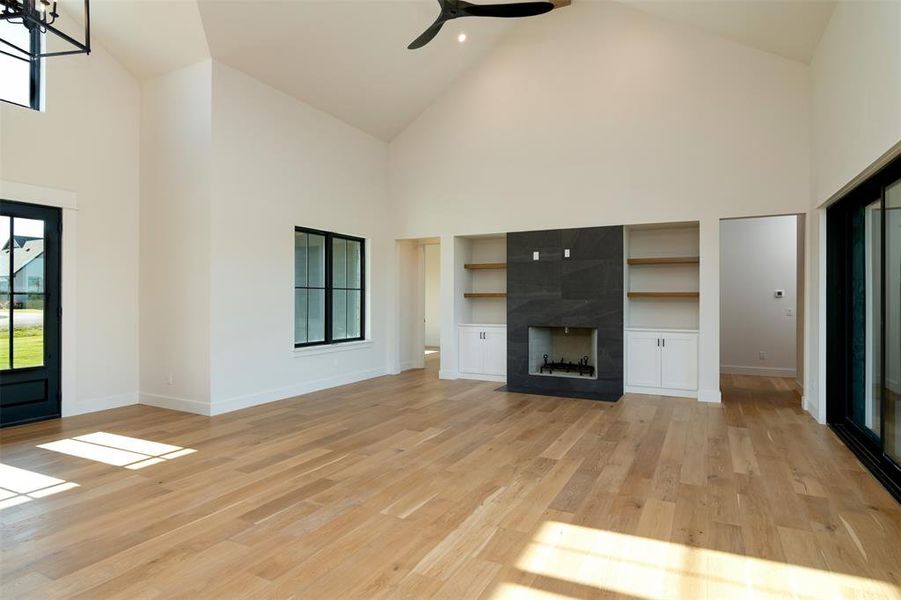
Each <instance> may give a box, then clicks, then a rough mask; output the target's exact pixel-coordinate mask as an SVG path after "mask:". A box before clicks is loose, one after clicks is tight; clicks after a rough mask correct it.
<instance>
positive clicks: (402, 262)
mask: <svg viewBox="0 0 901 600" xmlns="http://www.w3.org/2000/svg"><path fill="white" fill-rule="evenodd" d="M397 248H398V260H399V286H400V289H399V294H398V297H399V303H398V305H399V313H398V350H397V352H398V365H399V367H398V370H399V371H407V370H409V369H425V370H426V371H427V372H428V373H429V374H430V375H434V377H436V378H437V377H438V370H439V366H440V362H441V347H442V340H441V321H442V302H441V243H440V240H439V238H417V239H412V240H398V242H397Z"/></svg>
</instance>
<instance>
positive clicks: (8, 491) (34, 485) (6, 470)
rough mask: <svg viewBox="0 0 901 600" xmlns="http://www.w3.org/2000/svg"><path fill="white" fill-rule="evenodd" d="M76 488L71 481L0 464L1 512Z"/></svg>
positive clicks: (75, 484) (76, 485)
mask: <svg viewBox="0 0 901 600" xmlns="http://www.w3.org/2000/svg"><path fill="white" fill-rule="evenodd" d="M76 487H78V484H77V483H72V482H71V481H65V480H63V479H57V478H56V477H50V476H49V475H42V474H41V473H35V472H34V471H29V470H28V469H20V468H18V467H13V466H12V465H5V464H3V463H0V510H3V509H4V508H9V507H11V506H17V505H19V504H24V503H25V502H30V501H31V500H33V499H35V498H45V497H47V496H52V495H53V494H58V493H60V492H64V491H66V490H71V489H72V488H76Z"/></svg>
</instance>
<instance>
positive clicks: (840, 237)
mask: <svg viewBox="0 0 901 600" xmlns="http://www.w3.org/2000/svg"><path fill="white" fill-rule="evenodd" d="M827 245H828V256H827V262H828V273H827V343H826V348H827V362H828V371H827V376H826V379H827V405H828V419H829V423H830V424H831V425H832V426H833V428H834V429H835V431H836V432H837V433H838V434H839V435H840V436H841V438H842V439H843V440H844V441H845V442H846V443H847V444H848V446H849V447H851V449H852V450H854V451H855V453H857V455H858V457H859V458H860V459H861V460H862V461H863V462H864V463H865V464H866V465H867V467H868V468H870V470H871V471H873V473H874V474H875V475H876V476H877V477H879V479H880V480H881V481H882V482H883V483H884V484H885V485H886V487H887V488H889V490H890V491H891V492H892V493H893V494H895V495H896V496H897V497H899V498H901V466H899V465H901V424H899V422H898V416H899V415H901V328H899V325H901V159H898V160H896V161H895V162H894V163H892V164H890V165H889V166H888V167H886V168H885V169H883V170H882V171H880V172H879V173H878V174H876V175H875V176H873V177H872V178H870V179H869V180H868V181H866V182H865V183H863V184H861V185H860V186H858V187H857V188H856V189H855V190H854V191H852V192H851V193H850V194H848V195H847V196H846V197H845V198H844V199H842V200H841V201H840V202H838V203H836V204H835V205H833V206H832V207H830V208H829V210H828V231H827Z"/></svg>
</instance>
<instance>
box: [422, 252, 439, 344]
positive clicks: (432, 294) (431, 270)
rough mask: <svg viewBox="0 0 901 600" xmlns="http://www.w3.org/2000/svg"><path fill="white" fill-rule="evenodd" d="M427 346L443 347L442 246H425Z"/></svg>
mask: <svg viewBox="0 0 901 600" xmlns="http://www.w3.org/2000/svg"><path fill="white" fill-rule="evenodd" d="M423 253H424V257H425V345H426V346H439V345H441V246H440V245H439V244H425V245H424V246H423Z"/></svg>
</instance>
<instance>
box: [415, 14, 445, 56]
mask: <svg viewBox="0 0 901 600" xmlns="http://www.w3.org/2000/svg"><path fill="white" fill-rule="evenodd" d="M445 21H447V19H441V18H439V19H438V20H436V21H435V22H434V23H432V24H431V25H430V26H429V28H428V29H426V30H425V31H423V32H422V34H421V35H420V36H419V37H418V38H416V39H415V40H413V41H412V42H410V45H409V46H407V49H408V50H416V49H417V48H422V47H423V46H425V45H426V44H428V43H429V42H431V41H432V39H433V38H434V37H435V36H436V35H438V32H439V31H441V26H442V25H444V23H445Z"/></svg>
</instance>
